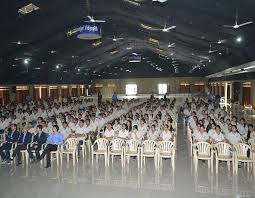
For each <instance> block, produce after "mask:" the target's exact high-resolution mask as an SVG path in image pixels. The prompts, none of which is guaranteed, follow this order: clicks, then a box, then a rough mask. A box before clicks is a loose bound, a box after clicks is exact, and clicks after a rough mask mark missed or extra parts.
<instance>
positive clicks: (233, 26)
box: [223, 14, 253, 29]
mask: <svg viewBox="0 0 255 198" xmlns="http://www.w3.org/2000/svg"><path fill="white" fill-rule="evenodd" d="M237 20H238V15H237V14H236V21H235V24H234V25H223V27H225V28H234V29H238V28H239V27H242V26H245V25H249V24H252V23H253V21H248V22H245V23H241V24H238V22H237Z"/></svg>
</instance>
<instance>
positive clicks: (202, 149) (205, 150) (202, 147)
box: [194, 142, 212, 155]
mask: <svg viewBox="0 0 255 198" xmlns="http://www.w3.org/2000/svg"><path fill="white" fill-rule="evenodd" d="M194 146H195V148H196V149H197V152H198V154H200V155H201V154H202V155H203V154H204V155H208V154H209V155H210V154H211V148H212V147H211V145H210V144H209V143H207V142H198V143H196V144H195V145H194Z"/></svg>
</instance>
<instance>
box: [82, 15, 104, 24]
mask: <svg viewBox="0 0 255 198" xmlns="http://www.w3.org/2000/svg"><path fill="white" fill-rule="evenodd" d="M87 17H88V19H89V20H87V21H84V22H91V23H105V20H99V19H94V17H93V16H87Z"/></svg>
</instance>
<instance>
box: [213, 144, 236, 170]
mask: <svg viewBox="0 0 255 198" xmlns="http://www.w3.org/2000/svg"><path fill="white" fill-rule="evenodd" d="M213 147H214V149H215V159H216V173H218V167H219V161H225V162H227V166H228V171H230V162H232V163H234V156H233V152H232V146H231V145H230V144H228V143H225V142H219V143H217V144H215V145H213Z"/></svg>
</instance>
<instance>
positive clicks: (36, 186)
mask: <svg viewBox="0 0 255 198" xmlns="http://www.w3.org/2000/svg"><path fill="white" fill-rule="evenodd" d="M190 159H191V158H190V156H189V151H188V145H187V142H186V139H185V135H184V132H183V129H182V126H181V125H179V131H178V138H177V159H176V171H175V174H173V172H172V169H171V165H170V161H169V160H164V161H163V169H162V170H159V171H155V170H154V164H153V162H152V161H148V162H146V167H145V168H144V169H143V170H140V169H138V168H137V163H136V160H135V159H133V160H131V164H130V166H129V168H126V169H125V170H122V168H121V163H120V160H119V159H117V158H116V160H115V161H114V165H113V166H112V165H111V164H110V167H109V168H106V169H105V167H104V162H103V159H100V160H99V163H98V164H96V163H95V164H94V165H95V166H94V167H93V168H92V167H91V161H90V158H89V156H88V157H87V159H86V160H84V161H83V160H82V158H81V159H80V160H79V164H78V166H77V167H76V168H73V167H72V165H71V164H70V167H68V166H67V164H66V163H64V165H63V167H62V168H57V167H56V162H53V167H52V168H50V169H47V170H46V169H44V168H41V166H40V164H32V165H29V166H26V165H25V166H24V167H22V166H20V167H15V166H8V165H2V166H1V167H0V197H1V198H16V197H18V198H30V197H31V198H32V197H33V198H56V197H59V198H78V197H104V198H107V197H111V198H114V197H118V198H120V197H121V198H125V197H127V198H130V197H141V198H142V197H156V198H159V197H178V198H182V197H185V198H186V197H189V198H193V197H194V198H197V197H212V198H213V197H236V198H239V197H255V178H254V177H253V176H252V175H251V174H250V177H248V173H247V172H246V171H244V170H243V169H240V170H239V176H238V178H235V177H233V176H232V173H230V174H229V175H228V173H227V170H226V165H225V164H220V170H219V174H218V175H215V174H209V173H208V169H207V164H203V163H199V168H198V174H197V175H196V174H194V173H193V171H192V166H191V160H190ZM237 181H238V182H237Z"/></svg>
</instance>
